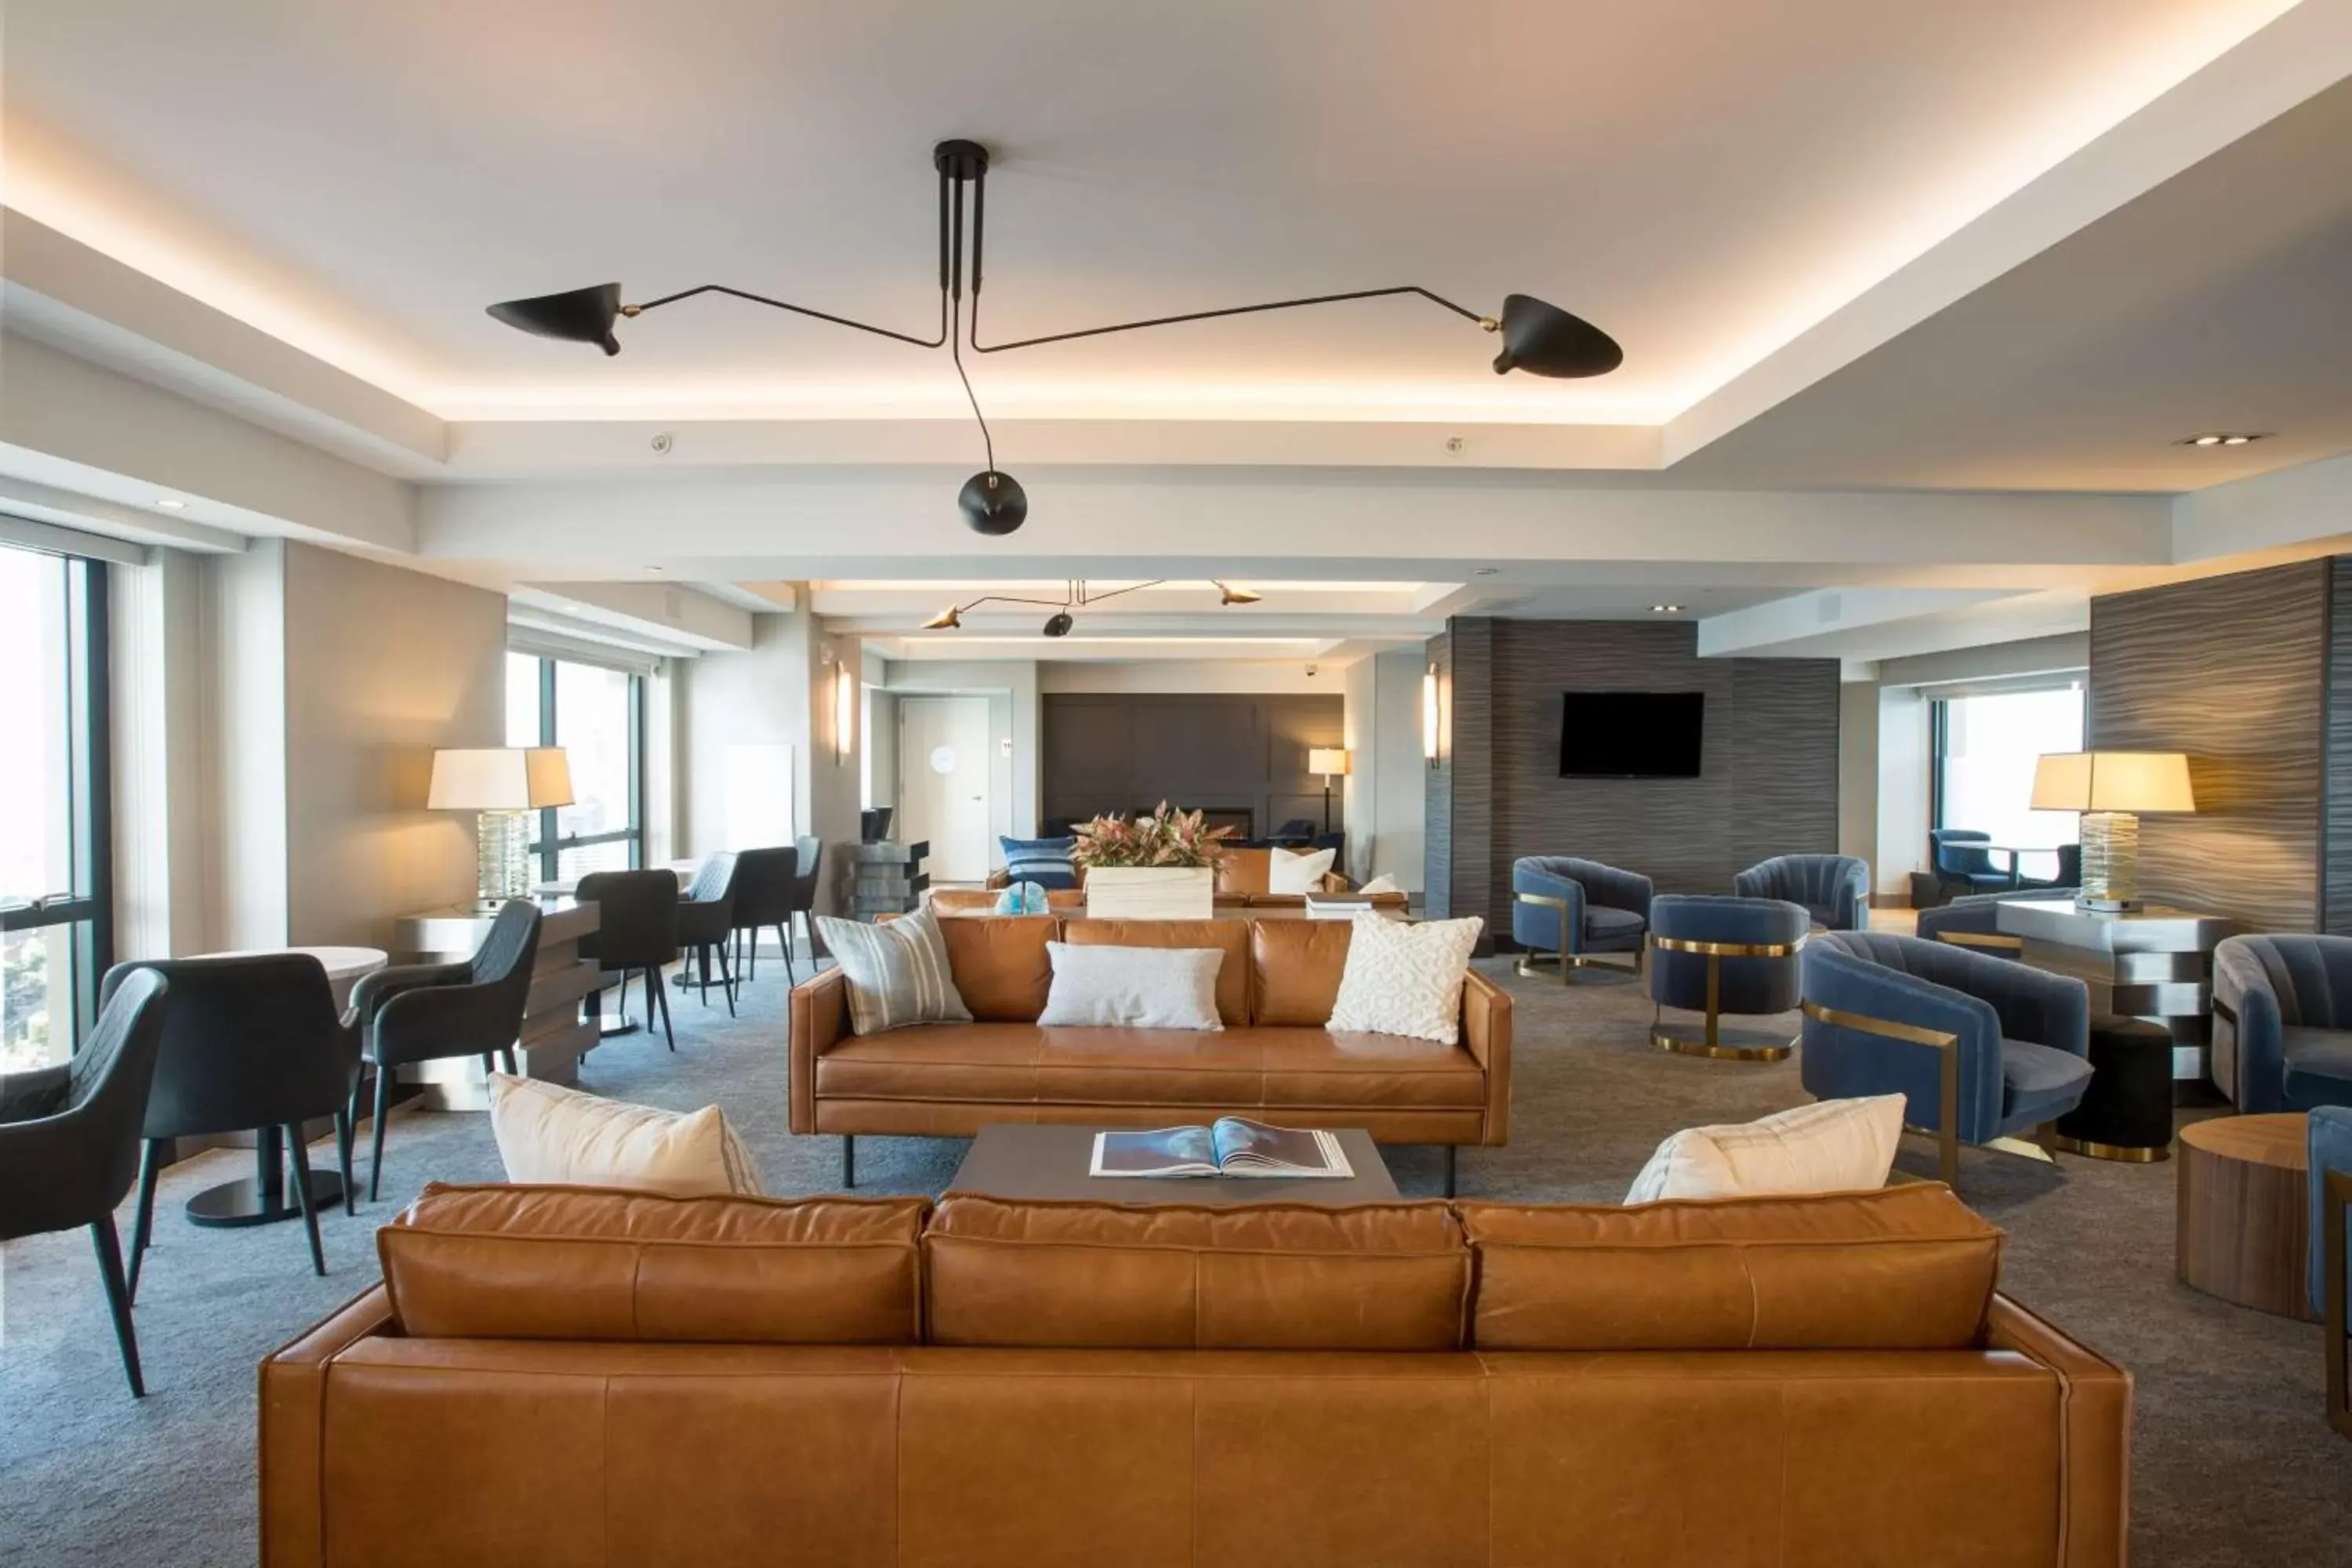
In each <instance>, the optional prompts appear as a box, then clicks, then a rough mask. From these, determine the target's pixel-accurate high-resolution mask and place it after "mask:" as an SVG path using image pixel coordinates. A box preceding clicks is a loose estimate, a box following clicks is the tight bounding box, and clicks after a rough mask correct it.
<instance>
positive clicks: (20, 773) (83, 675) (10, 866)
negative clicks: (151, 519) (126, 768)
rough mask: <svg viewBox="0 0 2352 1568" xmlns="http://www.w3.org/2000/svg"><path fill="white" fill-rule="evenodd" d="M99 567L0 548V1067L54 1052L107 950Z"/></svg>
mask: <svg viewBox="0 0 2352 1568" xmlns="http://www.w3.org/2000/svg"><path fill="white" fill-rule="evenodd" d="M106 704H107V679H106V568H105V566H104V565H102V564H100V563H97V562H93V561H83V560H79V559H78V558H76V557H73V556H68V555H50V554H44V553H40V552H35V551H31V550H23V549H17V548H16V547H13V546H8V545H0V712H5V714H6V715H7V724H6V734H7V745H8V755H7V757H6V759H5V762H0V1072H21V1071H24V1070H26V1069H28V1068H38V1067H46V1066H48V1065H50V1064H52V1063H55V1062H60V1061H63V1060H65V1059H66V1058H68V1057H69V1056H71V1055H72V1054H73V1050H74V1047H75V1046H76V1045H77V1043H79V1041H80V1040H81V1039H82V1037H84V1036H86V1035H87V1034H88V1033H89V1026H90V1023H91V1021H92V1019H93V1018H94V1017H95V1016H96V1014H97V1003H98V984H99V981H100V977H101V976H102V975H103V974H104V973H105V971H106V966H107V964H108V963H110V962H111V961H112V958H113V945H114V933H113V900H112V891H113V889H112V885H111V884H112V867H111V859H110V838H111V833H112V824H111V821H110V816H109V805H110V782H109V777H108V771H107V769H108V758H107V706H106Z"/></svg>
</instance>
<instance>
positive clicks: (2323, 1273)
mask: <svg viewBox="0 0 2352 1568" xmlns="http://www.w3.org/2000/svg"><path fill="white" fill-rule="evenodd" d="M2305 1136H2306V1138H2307V1139H2308V1140H2309V1145H2308V1147H2309V1153H2310V1156H2311V1159H2310V1165H2311V1310H2313V1311H2315V1312H2316V1313H2318V1314H2319V1321H2321V1322H2323V1323H2326V1325H2327V1340H2326V1352H2327V1422H2328V1425H2329V1426H2333V1427H2335V1428H2336V1430H2337V1431H2338V1432H2341V1433H2343V1434H2344V1435H2345V1436H2347V1437H2352V1394H2347V1378H2346V1375H2345V1373H2346V1367H2345V1364H2344V1362H2345V1355H2344V1352H2345V1335H2346V1333H2347V1323H2346V1318H2347V1306H2346V1303H2347V1300H2352V1237H2347V1234H2346V1232H2347V1230H2352V1224H2347V1220H2352V1212H2347V1211H2352V1109H2347V1108H2346V1107H2344V1106H2340V1105H2324V1106H2321V1107H2320V1108H2319V1109H2317V1110H2314V1111H2313V1112H2312V1113H2311V1125H2310V1128H2309V1130H2308V1131H2307V1132H2306V1133H2305ZM2330 1243H2333V1244H2334V1249H2335V1253H2336V1256H2335V1258H2334V1259H2333V1260H2332V1266H2331V1260H2330V1258H2328V1252H2329V1250H2330Z"/></svg>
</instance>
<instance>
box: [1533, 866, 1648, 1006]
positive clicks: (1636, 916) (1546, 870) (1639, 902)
mask: <svg viewBox="0 0 2352 1568" xmlns="http://www.w3.org/2000/svg"><path fill="white" fill-rule="evenodd" d="M1652 893H1653V889H1652V887H1651V884H1650V879H1648V878H1647V877H1644V876H1642V875H1640V874H1639V873H1637V872H1633V871H1621V870H1619V869H1618V868H1616V867H1614V866H1604V865H1602V864H1601V862H1600V861H1598V860H1580V859H1578V858H1576V857H1574V856H1572V855H1530V856H1528V857H1527V858H1524V859H1519V860H1514V861H1513V862H1511V940H1512V941H1513V942H1517V944H1518V945H1519V946H1520V947H1522V948H1525V949H1526V950H1527V955H1526V956H1525V957H1523V958H1521V959H1520V960H1519V965H1518V968H1519V973H1521V974H1528V975H1532V974H1534V973H1536V966H1537V965H1538V963H1541V962H1543V961H1544V955H1546V954H1552V955H1556V957H1555V958H1554V959H1553V960H1552V961H1553V962H1556V963H1559V977H1560V979H1561V980H1562V981H1566V980H1567V978H1568V975H1569V971H1570V970H1572V969H1580V968H1583V967H1585V966H1586V965H1587V964H1589V963H1591V962H1592V955H1593V954H1595V953H1630V954H1632V955H1633V964H1632V966H1631V967H1632V968H1633V971H1634V973H1640V972H1641V968H1642V952H1643V944H1644V942H1645V940H1646V939H1647V937H1648V935H1649V931H1650V900H1651V896H1652Z"/></svg>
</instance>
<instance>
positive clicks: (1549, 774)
mask: <svg viewBox="0 0 2352 1568" xmlns="http://www.w3.org/2000/svg"><path fill="white" fill-rule="evenodd" d="M1430 657H1431V659H1432V661H1433V662H1434V663H1436V664H1437V665H1438V666H1439V668H1440V671H1441V679H1442V686H1443V688H1444V697H1445V700H1444V710H1445V711H1444V721H1445V725H1444V727H1445V729H1446V731H1447V740H1446V741H1445V742H1444V746H1443V747H1442V749H1441V759H1442V765H1441V766H1440V767H1439V768H1437V769H1436V770H1434V771H1433V772H1432V773H1430V775H1429V779H1430V809H1429V822H1428V828H1429V834H1430V849H1429V899H1430V906H1431V909H1432V911H1433V912H1436V913H1446V914H1451V915H1453V916H1455V917H1460V916H1464V915H1473V914H1475V915H1481V916H1484V917H1485V918H1486V921H1487V927H1488V930H1489V931H1490V932H1500V933H1507V931H1508V930H1509V925H1510V902H1511V898H1510V876H1511V862H1512V861H1513V860H1515V859H1517V858H1519V857H1521V856H1526V855H1580V856H1584V857H1586V858H1591V859H1597V860H1603V861H1607V862H1608V863H1610V864H1612V865H1615V866H1622V867H1623V868H1626V869H1628V870H1634V871H1640V872H1642V873H1643V874H1644V875H1646V876H1648V877H1650V878H1652V879H1654V880H1655V881H1656V883H1657V885H1658V890H1659V891H1660V892H1729V891H1730V890H1731V879H1732V878H1733V876H1734V875H1735V874H1737V873H1738V871H1740V870H1741V869H1743V868H1746V867H1748V866H1749V865H1752V864H1753V863H1755V862H1756V861H1758V860H1761V859H1763V858H1766V857H1767V856H1770V855H1779V854H1789V853H1798V852H1828V851H1833V850H1835V849H1836V847H1837V841H1838V762H1839V758H1838V710H1839V690H1838V666H1837V661H1836V660H1834V659H1761V658H1732V659H1703V658H1699V657H1698V656H1697V648H1696V628H1695V627H1694V626H1691V625H1689V624H1688V623H1658V624H1651V623H1647V622H1626V621H1512V620H1494V619H1488V618H1484V617H1465V618H1460V619H1456V620H1454V621H1453V622H1452V623H1450V625H1449V627H1448V630H1447V632H1446V634H1445V635H1444V636H1443V637H1438V638H1436V639H1434V640H1433V642H1432V644H1431V646H1430ZM1607 690H1633V691H1703V692H1705V693H1706V739H1705V742H1704V744H1703V750H1702V752H1701V763H1700V775H1699V776H1698V777H1697V778H1695V779H1564V778H1561V777H1560V776H1559V723H1560V694H1561V693H1562V692H1563V691H1607ZM1441 898H1442V899H1443V900H1444V906H1445V907H1444V909H1443V910H1440V909H1439V908H1438V904H1439V901H1440V900H1441Z"/></svg>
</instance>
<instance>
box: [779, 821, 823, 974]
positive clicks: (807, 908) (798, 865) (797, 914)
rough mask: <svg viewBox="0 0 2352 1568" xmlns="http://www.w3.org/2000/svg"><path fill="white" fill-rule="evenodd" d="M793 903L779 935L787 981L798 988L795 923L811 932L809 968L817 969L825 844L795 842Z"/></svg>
mask: <svg viewBox="0 0 2352 1568" xmlns="http://www.w3.org/2000/svg"><path fill="white" fill-rule="evenodd" d="M823 876H824V839H822V838H818V837H804V838H795V839H793V902H792V908H791V910H789V911H787V912H786V914H785V916H784V929H783V930H782V931H780V932H778V933H777V934H778V936H779V938H780V939H781V940H782V942H783V944H784V978H785V979H787V980H789V981H791V982H792V983H793V984H795V985H798V984H800V983H801V982H800V975H799V973H797V972H796V971H795V970H794V969H793V921H794V920H798V921H800V922H801V929H802V930H803V931H806V932H808V944H809V967H810V968H811V969H812V970H814V968H815V967H816V890H817V884H818V882H819V880H820V879H822V878H823Z"/></svg>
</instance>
